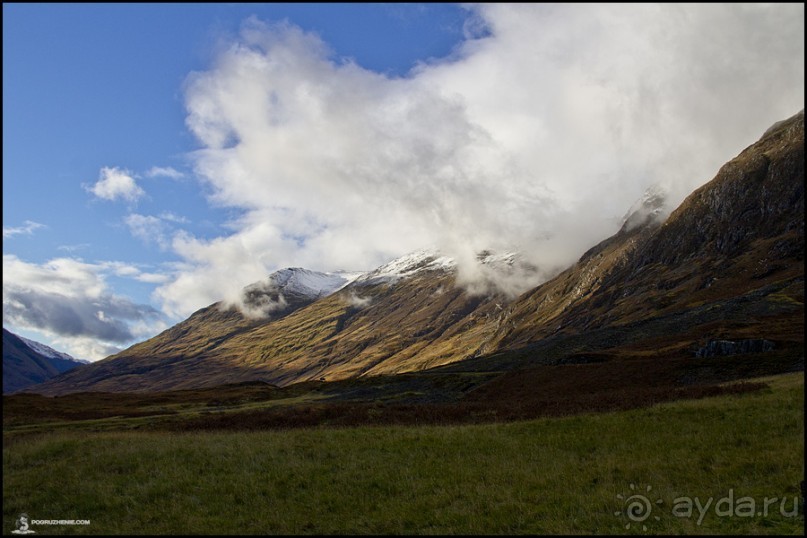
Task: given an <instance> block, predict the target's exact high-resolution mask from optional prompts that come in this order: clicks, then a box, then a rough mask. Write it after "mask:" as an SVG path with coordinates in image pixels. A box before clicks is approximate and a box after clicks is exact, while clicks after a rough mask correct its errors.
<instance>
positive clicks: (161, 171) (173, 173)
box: [146, 166, 185, 179]
mask: <svg viewBox="0 0 807 538" xmlns="http://www.w3.org/2000/svg"><path fill="white" fill-rule="evenodd" d="M146 176H147V177H167V178H170V179H182V178H184V177H185V174H183V173H182V172H180V171H179V170H177V169H175V168H172V167H170V166H165V167H163V166H152V167H151V168H149V170H148V172H146Z"/></svg>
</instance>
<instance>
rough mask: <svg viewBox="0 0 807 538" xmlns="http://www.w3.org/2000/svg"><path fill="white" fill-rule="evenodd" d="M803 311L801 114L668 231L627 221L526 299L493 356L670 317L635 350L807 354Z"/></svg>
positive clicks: (687, 203)
mask: <svg viewBox="0 0 807 538" xmlns="http://www.w3.org/2000/svg"><path fill="white" fill-rule="evenodd" d="M803 304H804V113H803V111H802V112H800V113H798V114H796V115H795V116H793V117H792V118H790V119H788V120H786V121H783V122H780V123H779V124H777V125H776V126H775V128H771V129H769V130H768V131H767V132H766V134H765V135H764V136H763V137H762V139H761V140H759V141H758V142H757V143H755V144H753V145H751V146H750V147H748V148H746V149H745V150H744V151H743V152H742V153H740V154H739V155H738V156H737V157H736V158H734V159H733V160H731V161H730V162H729V163H727V164H725V165H724V166H723V167H722V168H721V169H720V171H719V172H718V174H717V176H716V177H715V178H714V179H713V180H712V181H710V182H709V183H707V184H706V185H704V186H702V187H701V188H699V189H697V190H696V191H695V192H693V193H692V194H691V195H690V196H689V197H687V198H686V199H685V200H684V202H683V203H682V204H681V205H680V206H679V207H678V208H677V209H676V210H675V211H673V212H672V214H671V215H670V216H669V217H668V218H667V219H666V220H665V221H664V222H663V223H659V222H658V221H656V220H654V219H649V220H646V221H645V222H644V225H643V226H640V227H630V226H628V222H626V225H625V226H623V228H622V229H621V230H620V231H619V233H617V234H616V235H615V236H613V237H611V238H609V239H607V240H605V241H604V242H602V243H601V244H599V245H597V246H595V247H594V248H592V249H591V250H589V251H588V252H587V253H586V254H584V255H583V257H582V258H581V259H580V260H579V261H578V263H577V264H576V265H574V266H573V267H571V268H570V269H568V270H567V271H565V272H564V273H562V274H561V275H559V276H558V277H557V278H555V279H554V280H553V281H551V282H549V283H547V284H545V285H543V286H541V287H539V288H537V289H535V290H533V291H531V292H529V293H528V294H526V295H525V296H523V297H522V298H520V299H519V301H518V302H517V303H516V304H514V305H512V307H511V308H510V309H509V310H508V311H507V312H506V313H505V314H504V316H503V317H502V327H501V328H500V330H499V331H498V332H497V335H496V336H495V337H494V338H493V341H494V342H495V344H493V345H492V346H491V347H495V348H496V349H516V348H519V347H522V346H524V345H527V344H529V343H531V342H536V341H539V340H541V339H544V338H547V337H548V336H550V335H554V334H557V333H562V334H572V333H582V332H584V331H589V332H590V331H594V330H597V329H601V328H604V327H609V326H611V327H614V326H619V327H637V326H641V327H649V325H650V322H651V320H662V319H666V318H670V319H672V318H674V319H675V323H674V324H673V325H674V326H673V327H670V328H668V329H667V332H668V334H667V335H666V336H664V335H661V334H660V335H658V338H656V337H653V338H648V336H649V335H647V334H644V335H639V336H641V340H642V341H643V342H644V343H642V342H636V343H633V344H631V346H632V347H633V348H635V349H636V350H637V351H638V350H639V349H641V350H643V351H645V352H648V351H651V350H658V349H659V345H662V346H665V347H667V348H669V350H670V351H672V350H673V349H678V350H682V351H686V352H688V351H689V350H690V349H691V348H692V347H693V346H695V345H696V343H695V342H696V341H697V340H699V339H701V340H702V339H709V338H712V339H720V338H729V337H731V338H740V339H742V338H745V339H753V338H765V337H769V338H778V339H781V340H782V344H786V345H790V344H788V342H789V343H792V344H793V345H799V344H798V343H799V342H801V344H800V345H801V346H803V325H804V309H803ZM777 316H778V318H776V317H777ZM774 318H776V319H779V321H780V322H781V323H775V322H774V321H775V319H774ZM709 324H713V325H714V327H711V328H710V325H709ZM670 329H674V330H672V331H671V332H670ZM645 330H647V329H645ZM619 345H622V344H619Z"/></svg>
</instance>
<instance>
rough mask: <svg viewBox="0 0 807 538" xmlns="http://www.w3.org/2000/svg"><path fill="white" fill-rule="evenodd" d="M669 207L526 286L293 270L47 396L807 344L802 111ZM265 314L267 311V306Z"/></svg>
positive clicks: (74, 375)
mask: <svg viewBox="0 0 807 538" xmlns="http://www.w3.org/2000/svg"><path fill="white" fill-rule="evenodd" d="M665 214H666V208H665V199H664V194H663V192H662V191H660V190H656V189H651V190H649V191H648V192H647V193H646V195H645V196H644V197H643V198H642V200H640V201H638V202H637V204H636V205H634V207H632V208H630V210H629V211H628V213H627V214H626V216H625V218H624V221H623V226H622V228H621V229H620V230H619V232H618V233H617V234H615V235H614V236H612V237H610V238H608V239H606V240H605V241H603V242H601V243H600V244H598V245H596V246H594V247H592V248H591V249H590V250H589V251H588V252H586V253H584V254H583V256H582V257H581V258H580V259H579V260H578V262H577V263H576V264H574V265H573V266H571V267H569V268H568V269H566V270H565V271H563V272H562V273H560V274H558V275H557V276H555V277H554V278H551V279H549V280H548V281H546V282H545V283H543V284H542V285H540V286H538V287H536V288H533V289H531V290H528V291H527V292H526V293H523V294H521V295H519V296H517V297H513V296H511V295H507V294H504V293H502V292H497V291H495V288H491V287H488V286H484V285H483V286H477V287H468V286H464V287H463V286H460V285H458V270H457V264H456V263H455V262H454V260H451V259H449V258H446V257H444V256H442V255H440V253H439V252H436V251H432V250H422V251H418V252H415V253H412V254H410V255H408V256H405V257H403V258H400V259H398V260H394V261H393V262H390V263H389V264H386V265H385V266H382V267H380V268H378V269H376V270H375V271H371V272H369V273H366V274H364V275H360V276H355V275H352V276H351V277H350V278H347V277H345V284H344V285H343V286H342V284H341V283H339V282H338V281H337V280H336V279H333V281H331V280H328V279H326V278H324V277H316V278H313V280H314V281H315V282H316V284H314V285H311V286H309V285H307V284H304V283H306V282H309V281H311V279H309V278H308V275H307V273H305V272H304V271H305V270H303V269H288V270H284V271H281V272H278V273H276V274H275V275H272V276H270V277H269V279H268V280H267V282H266V283H264V284H257V285H253V286H249V287H248V288H246V289H245V293H244V298H243V299H244V300H243V302H244V303H245V305H247V308H245V311H246V312H247V315H244V314H242V313H241V312H240V311H238V310H236V309H234V308H229V309H228V308H225V307H224V306H223V305H221V304H217V305H212V306H210V307H207V308H205V309H202V310H200V311H198V312H196V313H195V314H193V315H192V316H191V317H190V318H188V319H187V320H185V321H184V322H182V323H180V324H178V325H176V326H175V327H173V328H171V329H169V330H168V331H165V332H164V333H162V334H160V335H158V336H156V337H155V338H152V339H150V340H148V341H146V342H143V343H140V344H137V345H135V346H132V347H131V348H129V349H127V350H124V351H122V352H121V353H119V354H117V355H115V356H112V357H109V358H107V359H105V360H103V361H100V362H97V363H94V364H92V365H90V366H88V367H86V368H82V369H80V370H76V371H73V372H69V373H67V374H64V375H62V376H60V377H59V378H58V379H55V380H52V381H50V382H48V383H45V384H43V385H40V386H38V387H37V388H36V390H37V391H38V392H42V393H44V394H61V393H66V392H73V391H79V390H81V391H83V390H102V391H153V390H169V389H177V388H191V387H202V386H214V385H218V384H223V383H235V382H241V381H250V380H261V381H265V382H269V383H273V384H276V385H287V384H290V383H293V382H297V381H303V380H328V381H330V380H335V379H343V378H349V377H356V376H367V375H376V374H394V373H402V372H408V371H415V370H423V369H426V368H433V367H443V369H445V368H449V369H451V368H454V369H462V368H466V369H477V370H479V369H488V370H490V369H496V370H506V369H511V368H518V367H522V366H523V365H524V364H526V363H535V362H537V363H540V364H553V363H564V362H586V361H591V360H610V359H611V358H614V357H618V358H627V359H629V358H631V357H644V358H646V357H658V358H659V359H663V358H665V357H679V358H680V357H693V356H695V355H696V354H697V353H701V354H703V353H707V352H708V351H704V349H706V350H710V349H712V350H729V349H735V350H740V349H745V350H754V349H761V350H764V349H774V348H775V349H777V350H782V349H785V350H787V349H795V350H798V349H801V350H802V351H801V353H802V355H803V346H804V337H803V330H804V307H803V305H804V259H803V250H804V115H803V112H801V113H799V114H797V115H795V116H794V117H792V118H790V119H788V120H785V121H783V122H779V123H778V124H777V125H775V126H774V127H772V128H771V129H769V130H768V131H767V132H766V133H765V134H764V135H763V137H762V138H761V139H760V140H759V141H758V142H756V143H755V144H753V145H751V146H749V147H748V148H746V149H745V150H744V151H743V152H741V153H740V154H739V155H738V156H737V157H736V158H735V159H733V160H732V161H730V162H729V163H727V164H726V165H724V166H723V167H722V168H721V169H720V171H719V172H718V174H717V176H716V177H715V178H714V179H713V180H712V181H711V182H709V183H707V184H706V185H704V186H703V187H701V188H699V189H698V190H696V191H695V192H693V193H692V194H691V195H690V196H689V197H688V198H687V199H686V200H684V202H683V203H682V204H681V205H680V206H679V207H678V208H677V209H675V210H674V211H672V213H670V214H669V216H668V217H667V218H666V219H665V218H664V215H665ZM477 261H478V269H479V270H478V271H477V273H479V274H480V275H486V276H487V277H488V278H489V279H490V280H496V279H501V278H505V277H506V278H520V277H522V276H524V275H530V274H535V273H536V272H538V271H539V269H538V268H536V267H532V266H530V265H529V264H526V263H524V262H523V261H521V260H520V258H519V256H518V255H517V254H514V253H503V254H502V253H499V254H494V253H490V252H483V253H480V255H479V257H478V260H477ZM326 275H327V274H326ZM287 277H288V278H287ZM329 278H330V277H329ZM506 278H505V280H506ZM326 281H327V282H331V284H330V285H325V284H322V283H324V282H326ZM290 282H295V283H296V284H295V285H293V286H291V285H290V284H289V283H290ZM297 291H301V293H296V292H297ZM250 305H252V306H250ZM252 307H254V308H256V309H258V310H259V311H261V312H262V313H263V314H266V317H257V316H251V315H250V308H252ZM763 341H764V342H768V344H765V343H761V342H763ZM714 342H731V344H715V343H714ZM802 360H803V359H802Z"/></svg>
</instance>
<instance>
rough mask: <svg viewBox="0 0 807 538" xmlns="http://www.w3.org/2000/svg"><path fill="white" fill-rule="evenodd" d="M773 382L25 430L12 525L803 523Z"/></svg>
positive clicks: (338, 528)
mask: <svg viewBox="0 0 807 538" xmlns="http://www.w3.org/2000/svg"><path fill="white" fill-rule="evenodd" d="M763 381H764V382H765V383H767V384H768V388H766V389H762V390H757V391H753V392H748V393H742V394H733V395H722V396H717V397H712V398H703V399H699V400H680V401H675V402H669V403H663V404H660V405H656V406H653V407H650V408H644V409H633V410H628V411H619V412H613V413H602V414H584V415H578V416H573V417H562V418H541V419H536V420H530V421H521V422H512V423H496V424H480V425H457V426H376V427H358V428H310V429H295V430H285V431H262V432H200V433H195V432H187V433H185V432H180V433H175V432H155V431H152V432H136V431H135V432H95V433H88V432H83V433H82V432H80V431H74V432H61V433H56V432H51V433H41V434H35V435H27V436H16V437H11V438H6V439H4V441H5V442H4V448H3V474H4V477H3V532H4V533H10V531H11V530H13V529H14V524H15V520H16V518H17V517H18V516H19V514H20V513H23V512H24V513H27V514H28V515H29V516H30V518H31V519H32V520H35V521H36V520H43V519H86V520H90V522H91V523H90V525H87V526H65V525H61V526H60V525H56V526H44V525H34V526H33V527H32V528H33V530H35V531H36V532H37V533H38V534H69V533H75V534H79V533H86V534H123V533H127V534H129V533H131V534H276V533H285V534H317V533H323V534H336V533H356V534H366V533H380V534H392V533H395V534H418V533H420V534H422V533H432V534H433V533H441V534H443V533H444V534H459V533H470V534H481V533H484V534H492V533H506V534H521V533H553V534H568V533H583V534H603V533H605V534H622V533H629V534H634V533H637V534H656V533H673V534H680V533H721V534H722V533H727V534H734V533H736V534H750V533H772V534H803V532H804V516H803V510H802V509H801V502H802V501H801V498H800V493H799V482H800V481H801V480H803V478H804V466H803V461H804V374H803V372H799V373H793V374H786V375H781V376H776V377H771V378H766V379H764V380H763ZM631 484H633V485H634V489H631ZM648 486H650V487H651V490H650V491H648V490H647V487H648ZM638 494H643V495H644V496H645V497H646V498H647V499H648V501H650V503H651V510H650V511H649V512H647V511H646V512H644V513H642V512H639V513H635V515H634V519H631V518H630V517H628V512H629V509H630V508H631V504H632V503H634V502H635V501H641V500H642V499H640V498H639V497H633V499H630V500H628V498H629V497H630V496H631V495H638ZM729 495H731V499H730V500H728V498H729ZM620 496H621V497H620ZM696 497H697V502H698V503H699V504H700V507H701V508H703V507H704V506H705V505H706V506H708V508H706V509H702V510H699V508H698V505H696V504H694V503H695V500H696V499H695V498H696ZM773 497H776V498H777V500H776V501H775V502H772V503H769V506H768V508H767V515H765V514H764V513H763V514H759V515H758V514H757V512H763V511H764V510H763V508H764V502H765V500H766V498H767V499H768V500H770V498H773ZM682 498H689V499H691V501H692V505H691V506H692V507H693V508H692V511H691V514H690V515H687V513H686V507H687V504H686V501H685V500H682ZM710 498H711V499H712V502H711V503H709V499H710ZM783 498H784V499H785V503H784V506H782V504H781V501H782V499H783ZM794 498H798V504H799V514H798V515H796V516H791V515H789V513H790V512H792V510H793V504H794ZM659 499H660V500H661V501H662V502H661V503H660V504H656V502H655V501H657V500H659ZM721 499H722V502H721ZM741 499H742V502H738V501H740V500H741ZM749 502H754V508H753V509H750V510H749ZM707 503H708V504H707ZM634 508H636V506H634ZM782 508H784V513H782ZM674 509H676V510H677V514H678V515H674V513H673V511H674ZM726 511H728V512H729V513H730V514H731V515H726V514H725V512H726ZM718 512H720V514H723V515H719V514H718ZM617 513H619V514H617ZM641 516H646V518H644V517H641ZM627 525H630V527H629V528H626V526H627ZM645 528H646V530H645Z"/></svg>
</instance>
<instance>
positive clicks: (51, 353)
mask: <svg viewBox="0 0 807 538" xmlns="http://www.w3.org/2000/svg"><path fill="white" fill-rule="evenodd" d="M17 338H19V339H20V340H22V341H23V342H24V343H25V345H26V346H28V347H29V348H31V349H32V350H33V351H34V352H36V353H39V354H40V355H44V356H45V357H48V358H49V359H62V360H65V361H71V362H77V363H79V364H89V362H90V361H85V360H81V359H77V358H75V357H73V356H71V355H68V354H67V353H62V352H61V351H56V350H55V349H53V348H52V347H49V346H46V345H45V344H42V343H40V342H37V341H35V340H29V339H28V338H25V337H24V336H20V335H17Z"/></svg>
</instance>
